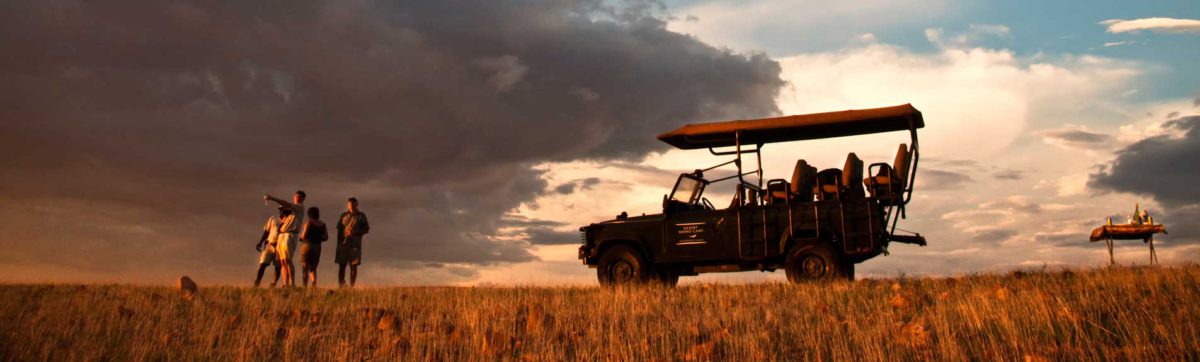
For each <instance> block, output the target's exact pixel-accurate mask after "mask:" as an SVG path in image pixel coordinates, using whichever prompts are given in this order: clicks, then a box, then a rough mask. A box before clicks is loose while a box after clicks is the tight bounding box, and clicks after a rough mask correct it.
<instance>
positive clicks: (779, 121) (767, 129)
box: [658, 104, 925, 150]
mask: <svg viewBox="0 0 1200 362" xmlns="http://www.w3.org/2000/svg"><path fill="white" fill-rule="evenodd" d="M922 127H925V120H924V119H923V118H921V111H918V110H917V109H916V108H914V107H913V106H912V104H904V105H899V106H892V107H883V108H871V109H858V110H848V111H840V112H825V113H813V114H801V115H794V116H783V117H775V118H763V119H744V120H736V121H725V122H713V123H696V124H688V125H685V126H683V127H679V128H678V129H675V130H674V131H670V132H667V133H663V134H660V135H658V139H659V140H662V141H663V142H666V143H668V144H670V145H672V146H675V147H678V148H680V149H685V150H691V149H698V148H713V147H728V146H734V145H735V144H737V142H738V139H737V137H738V136H736V134H737V133H738V132H741V135H740V141H741V144H743V145H752V144H764V143H772V142H786V141H800V140H811V139H821V138H833V137H844V136H856V135H863V134H870V133H880V132H891V131H903V130H916V129H917V128H922Z"/></svg>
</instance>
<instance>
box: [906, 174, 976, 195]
mask: <svg viewBox="0 0 1200 362" xmlns="http://www.w3.org/2000/svg"><path fill="white" fill-rule="evenodd" d="M919 172H920V174H919V175H918V176H917V181H915V182H914V183H913V184H914V185H915V187H920V188H921V189H923V190H932V191H942V190H958V189H961V188H963V186H965V185H966V184H967V183H970V182H975V180H973V179H971V176H967V175H964V174H961V173H957V172H953V171H941V170H934V169H922V170H920V171H919Z"/></svg>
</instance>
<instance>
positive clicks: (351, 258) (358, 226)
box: [334, 197, 371, 287]
mask: <svg viewBox="0 0 1200 362" xmlns="http://www.w3.org/2000/svg"><path fill="white" fill-rule="evenodd" d="M369 231H371V225H370V224H368V223H367V214H364V213H363V212H362V211H359V210H358V199H356V198H353V197H351V198H349V199H346V212H343V213H342V216H341V217H339V218H338V223H337V233H338V238H337V241H338V243H337V253H336V255H334V262H337V264H338V286H339V287H345V286H346V264H350V287H354V283H355V282H356V281H357V280H358V265H359V264H361V263H362V237H363V235H365V234H366V233H367V232H369Z"/></svg>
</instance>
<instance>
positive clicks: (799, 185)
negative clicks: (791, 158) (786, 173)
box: [791, 160, 817, 194]
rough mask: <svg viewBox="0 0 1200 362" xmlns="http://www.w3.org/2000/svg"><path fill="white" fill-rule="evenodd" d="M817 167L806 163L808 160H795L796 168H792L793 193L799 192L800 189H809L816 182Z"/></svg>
mask: <svg viewBox="0 0 1200 362" xmlns="http://www.w3.org/2000/svg"><path fill="white" fill-rule="evenodd" d="M816 178H817V168H816V167H812V166H809V165H808V161H805V160H799V161H796V168H795V169H794V170H792V188H791V191H792V193H793V194H799V193H800V192H801V191H802V190H811V189H812V187H813V185H815V184H816Z"/></svg>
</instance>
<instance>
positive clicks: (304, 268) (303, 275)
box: [300, 261, 308, 288]
mask: <svg viewBox="0 0 1200 362" xmlns="http://www.w3.org/2000/svg"><path fill="white" fill-rule="evenodd" d="M300 279H301V280H303V281H304V287H305V288H308V263H305V262H303V261H301V262H300Z"/></svg>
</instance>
